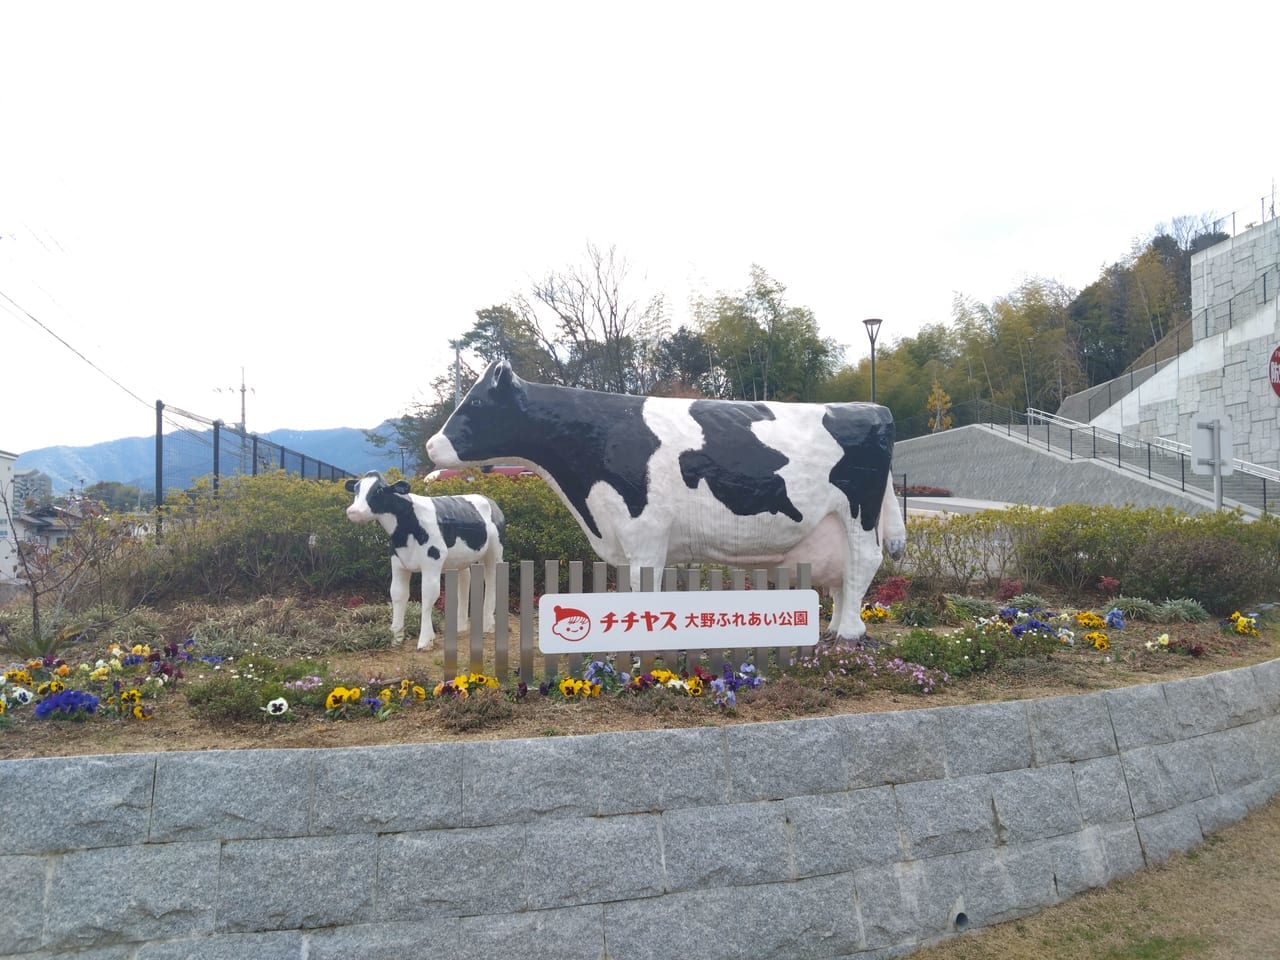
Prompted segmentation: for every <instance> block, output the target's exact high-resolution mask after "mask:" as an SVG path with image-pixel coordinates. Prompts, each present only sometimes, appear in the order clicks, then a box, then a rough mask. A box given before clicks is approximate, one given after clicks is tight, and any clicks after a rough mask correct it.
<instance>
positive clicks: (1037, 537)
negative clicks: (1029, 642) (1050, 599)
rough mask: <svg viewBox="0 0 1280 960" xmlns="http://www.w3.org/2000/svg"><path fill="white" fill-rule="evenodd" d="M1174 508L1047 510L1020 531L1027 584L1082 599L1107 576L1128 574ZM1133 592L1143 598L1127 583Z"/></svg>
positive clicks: (1071, 507) (1021, 563)
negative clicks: (1133, 560)
mask: <svg viewBox="0 0 1280 960" xmlns="http://www.w3.org/2000/svg"><path fill="white" fill-rule="evenodd" d="M1179 516H1181V515H1180V514H1177V513H1175V512H1174V511H1173V510H1172V508H1167V509H1165V510H1157V509H1153V508H1142V509H1140V508H1135V507H1110V506H1089V505H1085V504H1066V505H1064V506H1060V507H1056V508H1054V509H1053V510H1042V511H1039V512H1038V514H1037V515H1036V522H1035V523H1029V524H1026V525H1024V526H1022V527H1021V529H1020V539H1019V544H1018V563H1019V566H1020V568H1021V570H1022V571H1023V574H1024V579H1025V580H1028V581H1030V582H1032V583H1036V584H1046V585H1052V586H1054V587H1056V588H1057V589H1059V590H1062V591H1065V592H1066V593H1068V594H1070V595H1071V596H1075V597H1078V596H1081V595H1083V594H1084V593H1085V591H1086V590H1087V589H1088V588H1089V587H1092V586H1093V585H1094V584H1096V583H1097V582H1098V581H1099V580H1100V579H1101V578H1102V577H1112V578H1115V577H1116V576H1117V571H1124V570H1127V569H1128V567H1129V563H1130V558H1131V557H1132V556H1133V554H1134V551H1135V550H1137V549H1138V548H1139V546H1140V545H1141V544H1142V543H1143V541H1144V540H1145V538H1146V536H1147V532H1148V531H1149V530H1152V529H1159V528H1160V527H1161V526H1163V525H1166V524H1168V523H1169V522H1170V520H1171V519H1172V518H1174V517H1179ZM1125 588H1126V589H1127V590H1129V591H1130V592H1132V593H1141V592H1142V591H1139V590H1134V589H1132V588H1130V587H1129V586H1128V584H1127V583H1126V584H1125Z"/></svg>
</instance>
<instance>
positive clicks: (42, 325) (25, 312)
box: [0, 290, 154, 407]
mask: <svg viewBox="0 0 1280 960" xmlns="http://www.w3.org/2000/svg"><path fill="white" fill-rule="evenodd" d="M0 297H4V298H5V299H6V300H8V301H9V302H10V303H11V304H13V305H14V307H16V308H17V309H18V310H21V311H22V313H23V315H24V316H25V317H27V319H29V320H30V321H31V322H32V323H34V324H36V325H37V326H38V327H40V329H41V330H43V331H44V332H45V333H47V334H49V336H51V337H53V339H55V340H57V341H58V342H59V343H60V344H62V345H63V346H64V347H66V348H67V349H68V350H70V351H71V352H72V353H74V354H75V355H76V356H77V357H79V358H80V359H81V360H83V361H84V362H85V363H87V364H88V365H89V366H91V367H93V369H94V370H97V371H98V373H100V374H102V375H103V376H104V377H106V378H107V379H108V380H110V381H111V382H112V383H114V384H115V385H116V386H117V387H119V388H120V389H121V390H123V391H124V392H125V393H127V394H128V395H129V396H131V397H133V399H135V400H137V401H138V402H139V403H140V404H142V405H143V406H144V407H154V404H151V403H149V402H147V401H146V400H143V399H142V398H141V397H140V396H138V395H137V394H136V393H134V392H133V391H132V390H130V389H129V388H128V387H126V386H125V385H124V384H123V383H121V382H120V381H119V380H117V379H116V378H115V377H113V376H111V374H109V373H107V371H105V370H103V369H102V368H101V367H100V366H98V365H97V364H96V363H94V362H93V361H92V360H90V359H89V358H88V357H86V356H85V355H84V354H83V353H81V352H80V351H79V350H77V349H76V348H75V347H73V346H72V345H71V344H69V343H67V341H66V340H63V339H62V337H60V336H58V335H57V334H56V333H54V332H53V331H52V330H51V329H49V327H48V326H47V325H46V324H45V323H44V321H42V320H41V319H40V318H39V317H37V316H35V315H34V314H32V313H31V311H29V310H27V309H26V308H25V307H24V306H22V304H20V303H18V302H17V301H16V300H14V299H13V297H11V296H9V295H8V294H7V293H5V292H4V291H3V290H0Z"/></svg>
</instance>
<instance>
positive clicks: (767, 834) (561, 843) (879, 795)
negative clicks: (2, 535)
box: [0, 660, 1280, 960]
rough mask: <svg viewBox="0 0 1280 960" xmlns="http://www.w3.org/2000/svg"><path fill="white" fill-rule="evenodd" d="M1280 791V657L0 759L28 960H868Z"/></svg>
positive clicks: (1129, 869)
mask: <svg viewBox="0 0 1280 960" xmlns="http://www.w3.org/2000/svg"><path fill="white" fill-rule="evenodd" d="M1278 787H1280V660H1277V661H1272V662H1270V663H1266V664H1261V665H1258V666H1254V667H1248V668H1242V669H1239V670H1234V671H1230V672H1224V673H1218V674H1212V675H1209V676H1205V677H1199V678H1195V679H1188V680H1179V681H1171V682H1168V683H1160V684H1152V685H1148V686H1140V687H1130V688H1123V689H1117V690H1110V691H1106V692H1101V693H1094V694H1089V695H1084V696H1077V697H1061V698H1053V699H1045V700H1028V701H1016V702H1008V703H991V704H983V705H977V706H968V707H946V708H933V709H920V710H905V711H902V712H899V713H888V714H883V713H877V714H860V715H849V716H840V717H829V718H815V719H807V720H796V721H790V722H784V723H760V724H743V725H733V726H725V727H704V728H698V729H678V730H663V731H645V732H632V733H608V734H597V735H593V736H584V737H557V738H547V739H538V740H500V741H482V742H466V743H424V744H412V745H403V746H387V747H366V748H350V749H332V750H323V749H320V750H247V751H210V752H204V753H190V752H188V753H158V754H134V755H121V756H94V757H72V758H52V759H39V760H8V761H2V762H0V811H2V812H3V819H2V820H0V877H3V878H4V879H3V883H0V950H7V951H8V953H7V954H5V955H6V956H12V957H23V958H45V957H55V956H56V957H67V956H77V957H85V958H92V960H107V958H121V960H125V958H127V960H161V958H163V960H174V958H185V957H193V958H195V957H198V958H214V960H216V958H224V957H225V958H228V960H244V958H250V957H251V958H254V960H273V958H281V960H284V958H288V960H329V958H339V957H341V958H348V960H349V958H352V957H359V958H360V960H381V958H388V960H389V958H400V957H406V956H412V957H437V956H438V957H456V958H471V957H475V958H493V957H515V956H518V957H520V958H522V960H541V958H556V960H563V958H583V960H601V958H604V957H607V958H612V960H624V958H625V960H631V958H637V960H639V958H660V957H681V958H683V957H690V956H697V957H699V958H710V960H715V958H722V957H723V958H742V957H751V958H767V957H787V958H791V957H794V958H802V957H803V958H822V957H859V958H876V957H887V956H896V955H901V954H904V953H909V952H910V951H911V950H913V949H914V948H916V947H918V946H920V945H922V944H925V943H928V942H931V941H934V940H937V939H939V938H942V937H945V936H950V935H955V934H957V933H958V932H959V931H962V930H964V929H972V928H976V927H979V926H983V925H986V924H991V923H995V922H999V921H1002V920H1008V919H1010V918H1013V917H1017V916H1022V915H1025V914H1029V913H1033V912H1036V911H1038V910H1040V909H1042V908H1044V907H1046V906H1049V905H1050V904H1053V903H1057V902H1059V901H1061V900H1064V899H1066V898H1068V897H1070V896H1072V895H1073V894H1076V893H1079V892H1081V891H1083V890H1086V889H1089V888H1091V887H1097V886H1100V885H1102V884H1106V883H1108V882H1109V881H1111V880H1114V879H1116V878H1118V877H1123V876H1126V875H1128V874H1131V873H1133V872H1135V871H1136V870H1139V869H1141V868H1142V867H1143V866H1145V865H1148V864H1152V863H1157V862H1159V861H1161V860H1163V859H1165V858H1166V857H1167V856H1168V855H1169V854H1170V853H1171V852H1173V851H1177V850H1186V849H1188V848H1190V847H1193V846H1194V845H1196V844H1197V843H1199V842H1200V841H1201V839H1202V838H1203V837H1204V836H1205V835H1206V834H1208V833H1211V832H1212V831H1215V830H1217V829H1219V828H1221V827H1223V826H1225V825H1227V824H1230V823H1232V822H1234V821H1236V820H1239V819H1240V818H1242V817H1243V816H1244V815H1245V814H1246V813H1247V812H1248V811H1250V810H1251V809H1254V808H1256V807H1258V806H1260V805H1262V804H1264V803H1265V802H1266V801H1267V800H1268V799H1269V798H1270V797H1271V796H1272V795H1273V794H1274V793H1275V792H1276V790H1277V788H1278Z"/></svg>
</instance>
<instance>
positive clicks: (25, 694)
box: [9, 687, 35, 706]
mask: <svg viewBox="0 0 1280 960" xmlns="http://www.w3.org/2000/svg"><path fill="white" fill-rule="evenodd" d="M9 699H10V700H12V701H13V702H14V703H20V704H23V705H24V706H25V705H26V704H28V703H30V702H31V701H32V700H33V699H35V698H34V696H33V694H32V693H31V691H30V690H28V689H27V688H26V687H14V688H13V689H12V690H11V691H10V692H9Z"/></svg>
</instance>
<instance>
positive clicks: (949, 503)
mask: <svg viewBox="0 0 1280 960" xmlns="http://www.w3.org/2000/svg"><path fill="white" fill-rule="evenodd" d="M1007 506H1009V504H1007V503H1002V502H1000V501H998V500H969V499H966V498H965V497H907V516H909V517H910V516H917V515H926V516H927V515H930V514H937V513H977V512H978V511H979V510H1003V509H1004V508H1005V507H1007Z"/></svg>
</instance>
